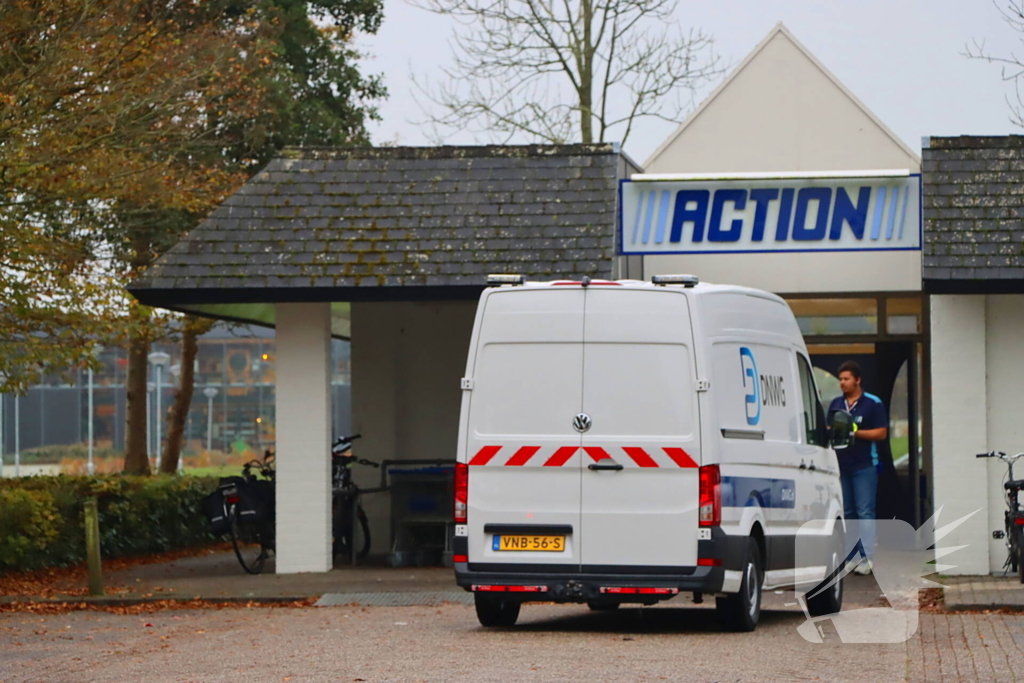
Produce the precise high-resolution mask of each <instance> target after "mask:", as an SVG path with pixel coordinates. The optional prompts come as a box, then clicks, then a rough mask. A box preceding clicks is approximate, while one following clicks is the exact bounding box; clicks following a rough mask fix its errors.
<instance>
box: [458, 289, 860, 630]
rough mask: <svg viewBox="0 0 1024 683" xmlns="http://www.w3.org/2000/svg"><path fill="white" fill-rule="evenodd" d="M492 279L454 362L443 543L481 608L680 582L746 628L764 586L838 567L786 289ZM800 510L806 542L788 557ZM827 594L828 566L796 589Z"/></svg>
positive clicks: (511, 616) (831, 604) (811, 398)
mask: <svg viewBox="0 0 1024 683" xmlns="http://www.w3.org/2000/svg"><path fill="white" fill-rule="evenodd" d="M488 282H489V284H491V285H497V286H492V287H489V288H488V289H486V290H485V291H484V292H483V294H482V296H481V298H480V305H479V308H478V309H477V314H476V322H475V325H474V328H473V336H472V341H471V345H470V350H469V358H468V361H467V364H466V376H465V378H463V380H462V389H463V398H462V412H461V416H460V426H459V441H458V465H457V466H456V487H455V490H456V493H455V516H456V520H455V521H456V535H455V543H454V554H455V575H456V579H457V581H458V584H459V585H460V586H462V587H463V588H465V589H466V590H469V591H472V592H473V593H474V594H475V599H476V609H477V615H478V617H479V619H480V622H481V623H482V624H483V625H485V626H510V625H512V624H514V623H515V621H516V619H517V618H518V615H519V608H520V605H521V604H522V603H523V602H524V601H554V602H580V603H584V602H585V603H587V604H588V605H590V606H591V607H592V608H593V609H613V608H615V607H618V606H619V605H620V604H621V603H625V602H638V603H645V604H653V603H654V602H657V601H658V600H664V599H668V598H671V597H673V596H675V595H678V594H679V593H680V592H693V593H694V599H695V600H697V601H700V600H701V599H702V597H703V596H704V595H711V594H713V595H715V596H717V608H718V610H717V611H718V614H719V617H720V619H721V620H722V621H723V623H724V625H725V626H727V627H728V628H730V629H733V630H748V631H749V630H752V629H753V628H754V627H755V626H756V625H757V620H758V616H759V613H760V603H761V591H762V589H775V588H789V587H796V586H801V585H803V586H813V585H814V584H817V583H818V582H819V581H821V580H822V579H823V577H825V576H826V575H827V574H829V573H830V572H834V571H836V570H837V569H838V568H839V565H840V555H841V552H842V539H841V533H842V528H843V523H842V511H843V506H842V493H841V487H840V484H839V466H838V463H837V460H836V455H835V453H834V451H833V450H832V448H831V447H830V444H829V439H830V433H829V430H828V428H827V427H826V424H825V416H824V415H823V412H822V409H821V405H820V403H819V401H818V393H817V390H816V388H815V385H814V377H813V374H812V372H811V364H810V362H809V360H808V356H807V349H806V347H805V345H804V342H803V338H802V337H801V335H800V330H799V328H798V327H797V323H796V320H795V319H794V317H793V314H792V312H791V311H790V309H789V307H788V306H787V305H786V303H785V302H784V301H783V300H782V299H780V298H779V297H777V296H775V295H772V294H768V293H766V292H762V291H758V290H754V289H747V288H743V287H734V286H720V285H708V284H698V282H697V279H696V278H694V277H693V276H662V277H657V276H656V277H655V278H653V281H652V282H651V283H647V282H639V281H604V280H588V279H586V278H584V280H583V281H581V282H568V281H560V282H546V283H532V282H531V283H527V282H523V279H522V277H520V276H492V277H491V278H489V280H488ZM846 438H848V437H847V435H846V434H839V435H837V436H836V447H839V446H840V441H841V439H846ZM812 520H818V524H817V526H816V527H815V529H814V531H813V533H812V536H813V538H810V539H809V540H810V542H812V543H815V544H816V545H814V546H811V547H814V548H816V547H819V546H820V553H818V552H812V553H811V554H812V555H813V556H815V558H816V559H815V562H814V563H813V564H811V565H809V566H798V563H797V561H796V552H795V547H796V542H795V539H796V534H797V531H798V529H800V527H801V526H802V525H804V524H805V523H807V522H811V521H812ZM804 540H805V537H803V536H802V537H801V543H803V542H804ZM807 547H808V546H802V550H801V553H800V554H801V556H804V555H805V554H806V553H804V552H803V548H807ZM841 601H842V582H841V581H836V582H835V585H834V587H833V588H832V589H830V590H828V591H825V592H824V593H822V594H820V595H818V596H817V597H815V598H813V599H812V600H810V604H809V608H810V611H811V612H812V613H813V614H815V615H817V614H829V613H832V612H837V611H839V608H840V605H841Z"/></svg>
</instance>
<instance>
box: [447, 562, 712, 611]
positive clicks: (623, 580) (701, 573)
mask: <svg viewBox="0 0 1024 683" xmlns="http://www.w3.org/2000/svg"><path fill="white" fill-rule="evenodd" d="M635 569H636V570H641V572H642V569H643V568H642V567H636V568H635ZM678 569H680V570H682V569H692V570H693V571H692V573H690V574H646V573H641V572H638V573H628V574H627V573H618V572H616V573H613V574H589V573H583V572H579V573H573V574H569V573H564V574H563V573H558V574H552V573H547V572H522V571H517V572H500V571H499V572H492V571H474V570H471V569H470V568H469V565H468V564H467V563H464V562H459V563H456V565H455V580H456V582H457V583H458V584H459V586H461V587H462V588H464V589H466V590H467V591H473V590H474V586H486V587H492V586H510V587H511V586H515V587H518V586H530V587H542V588H544V589H545V590H543V591H536V592H529V593H520V592H514V593H509V595H515V596H516V597H519V598H522V599H524V600H543V601H548V600H551V601H554V602H591V601H598V602H600V601H609V602H656V601H658V600H667V599H669V598H672V597H674V596H675V595H677V594H678V593H683V592H691V591H692V592H699V593H718V592H720V591H721V590H722V583H723V580H724V577H725V570H724V569H723V568H721V567H687V568H684V567H679V568H678ZM623 588H625V589H639V590H642V589H661V590H663V591H664V592H647V593H640V592H636V593H618V592H615V589H623ZM602 589H605V590H602ZM607 589H612V592H607Z"/></svg>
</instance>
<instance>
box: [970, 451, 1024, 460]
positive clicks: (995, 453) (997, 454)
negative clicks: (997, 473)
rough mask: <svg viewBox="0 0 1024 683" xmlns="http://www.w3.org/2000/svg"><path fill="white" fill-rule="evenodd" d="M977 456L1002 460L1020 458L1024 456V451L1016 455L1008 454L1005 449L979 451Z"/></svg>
mask: <svg viewBox="0 0 1024 683" xmlns="http://www.w3.org/2000/svg"><path fill="white" fill-rule="evenodd" d="M974 457H975V458H999V459H1000V460H1010V461H1013V460H1017V459H1018V458H1024V453H1017V454H1016V455H1007V454H1006V453H1004V452H1003V451H991V452H990V453H978V454H976V455H975V456H974Z"/></svg>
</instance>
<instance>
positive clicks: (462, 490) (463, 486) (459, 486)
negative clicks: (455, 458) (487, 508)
mask: <svg viewBox="0 0 1024 683" xmlns="http://www.w3.org/2000/svg"><path fill="white" fill-rule="evenodd" d="M468 506H469V465H467V464H466V463H464V462H457V463H455V523H456V524H465V523H466V510H467V509H468Z"/></svg>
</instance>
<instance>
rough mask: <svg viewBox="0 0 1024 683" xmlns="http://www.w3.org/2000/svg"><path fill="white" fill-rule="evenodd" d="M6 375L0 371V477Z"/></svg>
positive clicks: (0, 474)
mask: <svg viewBox="0 0 1024 683" xmlns="http://www.w3.org/2000/svg"><path fill="white" fill-rule="evenodd" d="M6 381H7V375H5V374H4V373H2V372H0V479H3V477H4V391H3V387H4V382H6Z"/></svg>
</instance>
